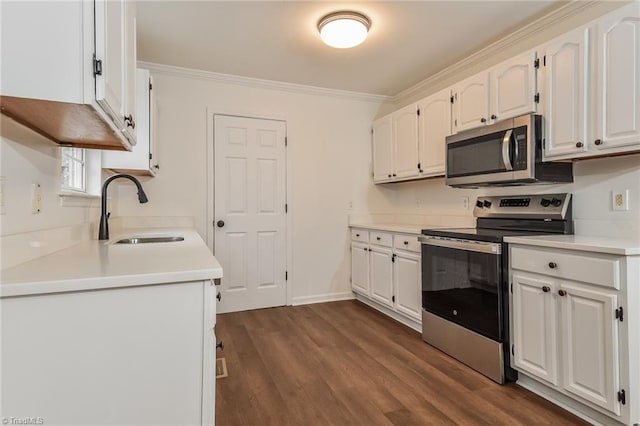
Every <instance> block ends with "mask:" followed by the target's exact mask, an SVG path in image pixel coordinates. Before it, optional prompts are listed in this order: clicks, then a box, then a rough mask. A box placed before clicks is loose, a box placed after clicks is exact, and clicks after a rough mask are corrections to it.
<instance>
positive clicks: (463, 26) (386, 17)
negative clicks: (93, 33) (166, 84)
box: [137, 0, 565, 96]
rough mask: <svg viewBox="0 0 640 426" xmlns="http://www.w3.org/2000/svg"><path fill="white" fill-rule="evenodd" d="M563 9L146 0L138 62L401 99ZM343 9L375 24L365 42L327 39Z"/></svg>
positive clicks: (498, 4)
mask: <svg viewBox="0 0 640 426" xmlns="http://www.w3.org/2000/svg"><path fill="white" fill-rule="evenodd" d="M563 3H565V2H562V1H556V0H545V1H539V0H536V1H520V0H517V1H412V2H400V1H387V2H379V1H363V2H333V1H322V2H306V1H253V2H247V1H184V0H173V1H166V0H165V1H148V0H139V1H138V4H137V16H138V18H137V25H138V59H139V60H141V61H146V62H154V63H159V64H166V65H173V66H179V67H185V68H193V69H198V70H205V71H212V72H217V73H224V74H233V75H239V76H244V77H253V78H259V79H266V80H275V81H284V82H289V83H298V84H305V85H311V86H318V87H326V88H332V89H342V90H350V91H356V92H363V93H372V94H379V95H389V96H393V95H395V94H397V93H398V92H400V91H401V90H404V89H406V88H408V87H411V86H413V85H414V84H416V83H418V82H420V81H422V80H424V79H425V78H427V77H428V76H430V75H432V74H435V73H436V72H438V71H440V70H442V69H444V68H446V67H447V66H448V65H451V64H453V63H455V62H456V61H458V60H460V59H462V58H464V57H465V56H468V55H469V54H470V53H472V52H474V51H477V50H479V49H480V48H482V47H484V46H486V45H487V44H489V43H490V42H492V41H494V40H496V39H498V38H500V37H502V36H504V35H506V34H508V33H509V32H511V31H513V30H515V29H517V28H518V26H519V25H521V24H522V23H523V22H527V21H530V20H532V19H534V18H536V17H538V16H541V15H544V14H546V13H548V12H550V11H551V10H553V9H555V8H556V7H559V6H560V5H561V4H563ZM337 10H356V11H358V12H361V13H364V14H365V15H367V16H368V17H369V18H370V19H371V22H372V24H371V30H370V32H369V37H368V39H367V40H366V41H365V42H364V43H363V44H362V45H360V46H358V47H355V48H352V49H334V48H331V47H328V46H325V45H324V44H323V43H322V42H321V40H320V37H319V35H318V31H317V29H316V25H317V22H318V20H319V19H320V18H321V17H322V16H323V15H325V14H327V13H330V12H334V11H337Z"/></svg>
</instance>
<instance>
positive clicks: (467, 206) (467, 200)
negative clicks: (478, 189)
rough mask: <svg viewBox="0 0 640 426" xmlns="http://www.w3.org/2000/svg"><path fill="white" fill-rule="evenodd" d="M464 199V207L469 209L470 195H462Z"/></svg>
mask: <svg viewBox="0 0 640 426" xmlns="http://www.w3.org/2000/svg"><path fill="white" fill-rule="evenodd" d="M460 199H461V200H462V208H463V209H465V210H469V197H466V196H465V197H460Z"/></svg>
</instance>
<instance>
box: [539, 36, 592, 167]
mask: <svg viewBox="0 0 640 426" xmlns="http://www.w3.org/2000/svg"><path fill="white" fill-rule="evenodd" d="M589 37H590V29H589V28H580V29H578V30H575V31H571V32H569V33H567V34H565V35H563V36H562V37H560V38H558V39H556V40H554V41H553V42H551V43H550V44H549V45H548V46H547V48H546V65H545V70H546V77H545V82H546V88H545V100H546V105H545V118H546V129H547V138H546V145H545V156H546V157H555V156H560V155H565V154H575V153H580V152H584V151H586V150H587V139H588V137H589V133H588V123H587V117H588V103H589V84H588V81H589ZM576 144H577V145H576ZM580 144H581V145H580Z"/></svg>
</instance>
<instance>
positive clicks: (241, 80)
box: [137, 61, 391, 102]
mask: <svg viewBox="0 0 640 426" xmlns="http://www.w3.org/2000/svg"><path fill="white" fill-rule="evenodd" d="M137 66H138V67H139V68H145V69H148V70H149V71H153V72H154V73H158V74H164V75H170V76H174V77H184V78H195V79H200V80H207V81H214V82H217V83H226V84H236V85H239V86H247V87H256V88H260V89H270V90H280V91H286V92H293V93H305V94H309V95H319V96H331V97H336V98H347V99H353V100H358V101H365V102H388V101H389V100H391V96H385V95H375V94H371V93H362V92H351V91H348V90H339V89H328V88H324V87H316V86H307V85H305V84H297V83H287V82H283V81H274V80H263V79H260V78H252V77H243V76H239V75H232V74H222V73H217V72H211V71H202V70H196V69H192V68H182V67H176V66H172V65H163V64H156V63H153V62H144V61H138V63H137Z"/></svg>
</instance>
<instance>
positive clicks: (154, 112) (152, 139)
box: [148, 76, 160, 173]
mask: <svg viewBox="0 0 640 426" xmlns="http://www.w3.org/2000/svg"><path fill="white" fill-rule="evenodd" d="M148 84H149V170H152V171H153V173H158V171H159V170H160V158H159V154H158V151H159V150H158V98H156V92H155V90H154V88H153V77H151V76H150V77H149V81H148Z"/></svg>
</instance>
